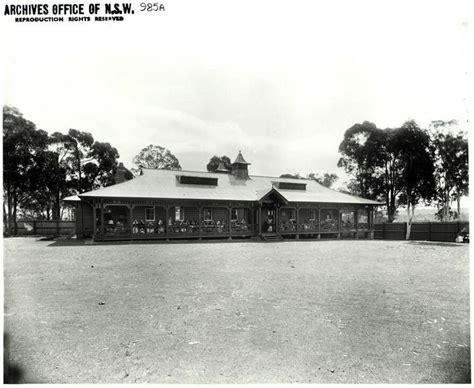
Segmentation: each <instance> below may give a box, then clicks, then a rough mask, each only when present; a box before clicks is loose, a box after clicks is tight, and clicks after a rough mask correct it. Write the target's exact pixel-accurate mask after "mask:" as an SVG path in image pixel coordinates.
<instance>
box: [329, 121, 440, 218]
mask: <svg viewBox="0 0 474 388" xmlns="http://www.w3.org/2000/svg"><path fill="white" fill-rule="evenodd" d="M430 149H431V148H430V142H429V138H428V137H427V134H426V132H425V131H423V130H421V129H420V128H419V127H418V126H417V125H416V123H415V122H414V121H407V122H406V123H405V124H403V126H402V127H401V128H395V129H390V128H387V129H385V130H382V129H379V128H377V127H376V125H375V124H373V123H370V122H368V121H365V122H363V123H362V124H355V125H353V126H352V127H351V128H349V129H348V130H347V131H346V132H345V134H344V139H343V141H342V142H341V144H340V146H339V152H340V153H341V158H340V159H339V162H338V166H339V167H342V168H344V170H345V171H346V172H347V173H348V174H349V175H351V177H352V179H351V181H350V182H349V184H348V185H347V191H349V192H350V193H351V194H356V195H360V196H362V197H365V198H370V199H376V200H383V201H384V202H385V206H386V208H387V217H388V221H389V222H392V221H393V220H394V218H395V215H396V212H397V209H398V207H399V206H400V205H403V204H409V206H410V209H412V210H413V209H414V207H413V206H415V205H416V204H417V203H418V202H419V201H420V200H421V199H424V200H429V199H430V198H431V197H432V186H431V183H432V163H433V160H432V158H430V157H429V155H430ZM416 163H420V170H419V171H417V169H416V168H415V167H414V164H416ZM430 163H431V164H430ZM430 166H431V167H430ZM417 180H418V181H419V184H417V182H418V181H417ZM425 189H426V190H425Z"/></svg>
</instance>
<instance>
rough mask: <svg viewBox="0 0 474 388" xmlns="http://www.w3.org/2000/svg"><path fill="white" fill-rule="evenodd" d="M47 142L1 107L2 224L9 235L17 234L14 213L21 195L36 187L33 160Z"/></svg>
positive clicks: (43, 135)
mask: <svg viewBox="0 0 474 388" xmlns="http://www.w3.org/2000/svg"><path fill="white" fill-rule="evenodd" d="M47 138H48V135H47V133H46V132H45V131H42V130H37V129H36V126H35V124H34V123H32V122H31V121H29V120H26V119H25V118H24V117H23V115H22V113H21V112H20V111H19V110H18V109H17V108H13V107H8V106H4V107H3V193H4V221H7V222H8V224H7V225H8V229H9V232H10V233H16V232H17V224H16V220H17V210H18V207H19V205H20V204H21V203H22V202H23V201H24V200H25V199H26V195H25V193H27V192H31V191H34V190H38V189H39V187H40V179H38V176H37V175H36V174H35V165H36V160H35V156H36V155H37V154H38V153H39V152H40V151H41V150H42V149H43V148H44V147H45V146H46V144H47ZM5 204H6V206H7V209H5ZM5 210H6V211H5Z"/></svg>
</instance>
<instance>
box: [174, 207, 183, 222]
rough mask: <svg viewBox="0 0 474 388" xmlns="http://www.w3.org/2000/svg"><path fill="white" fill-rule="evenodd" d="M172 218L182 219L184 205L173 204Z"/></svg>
mask: <svg viewBox="0 0 474 388" xmlns="http://www.w3.org/2000/svg"><path fill="white" fill-rule="evenodd" d="M174 219H175V221H184V207H181V206H175V208H174Z"/></svg>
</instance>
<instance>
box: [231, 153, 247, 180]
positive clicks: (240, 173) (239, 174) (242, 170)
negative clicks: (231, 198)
mask: <svg viewBox="0 0 474 388" xmlns="http://www.w3.org/2000/svg"><path fill="white" fill-rule="evenodd" d="M249 164H250V163H247V162H246V161H245V159H244V157H243V156H242V152H241V151H239V154H238V155H237V157H236V158H235V161H234V163H232V172H231V174H232V175H234V176H235V177H236V178H237V179H243V180H245V179H250V178H249V171H248V165H249Z"/></svg>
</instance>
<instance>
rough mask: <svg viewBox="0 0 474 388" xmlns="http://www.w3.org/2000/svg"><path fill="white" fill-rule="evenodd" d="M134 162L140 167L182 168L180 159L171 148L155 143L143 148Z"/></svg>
mask: <svg viewBox="0 0 474 388" xmlns="http://www.w3.org/2000/svg"><path fill="white" fill-rule="evenodd" d="M133 163H134V164H135V165H137V166H138V167H139V168H151V169H157V170H181V166H180V164H179V161H178V159H177V158H176V156H174V155H173V154H172V153H171V152H170V150H168V149H166V148H164V147H161V146H159V145H153V144H150V145H148V146H147V147H145V148H143V149H142V150H141V151H140V152H139V153H138V155H136V156H135V157H134V158H133Z"/></svg>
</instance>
